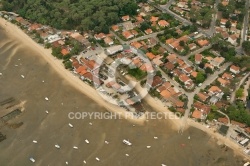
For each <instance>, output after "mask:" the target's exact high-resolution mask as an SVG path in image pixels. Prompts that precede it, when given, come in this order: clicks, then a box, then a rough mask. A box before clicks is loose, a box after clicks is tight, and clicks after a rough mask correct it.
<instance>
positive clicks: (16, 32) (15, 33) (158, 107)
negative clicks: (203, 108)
mask: <svg viewBox="0 0 250 166" xmlns="http://www.w3.org/2000/svg"><path fill="white" fill-rule="evenodd" d="M0 26H1V27H2V28H3V29H4V30H5V31H6V34H7V35H8V36H9V37H11V38H15V39H17V40H19V41H20V42H21V43H23V44H24V45H27V46H29V47H30V48H33V49H34V50H36V52H38V53H39V55H40V56H41V57H42V58H43V59H44V60H46V62H47V63H48V64H49V65H50V66H51V67H52V68H53V69H54V70H55V71H56V72H57V73H58V75H60V76H61V77H63V78H64V79H65V80H66V81H67V82H68V83H70V84H71V85H72V86H73V87H74V88H76V89H77V90H79V91H80V92H82V93H83V94H85V95H86V96H88V97H89V98H91V99H92V100H94V101H95V102H97V103H98V104H99V105H101V106H103V107H105V108H106V109H107V110H109V111H112V112H114V113H117V114H119V115H121V116H122V117H126V113H127V112H126V111H125V110H124V109H122V108H120V107H118V106H116V105H113V104H110V103H108V102H107V101H105V100H104V99H103V98H102V97H100V95H99V94H98V93H97V92H96V90H95V89H94V88H92V87H90V86H89V85H87V84H85V83H83V82H82V81H81V80H80V79H79V78H78V77H75V76H74V75H73V74H72V73H71V72H70V71H68V70H66V69H65V68H64V66H63V64H62V61H60V60H58V59H56V58H54V57H53V56H52V55H51V49H45V48H44V47H43V46H41V45H39V44H37V43H36V42H35V41H33V40H32V39H31V38H30V37H29V36H28V35H26V34H25V33H24V32H23V31H22V30H21V29H20V28H18V27H17V26H16V25H13V24H11V23H10V22H6V20H4V19H3V18H0ZM145 101H146V102H147V103H148V104H149V105H151V106H152V107H153V108H154V110H155V111H157V112H164V113H166V114H171V115H173V113H171V112H170V111H169V110H168V108H167V107H165V106H164V104H163V103H162V102H161V101H159V100H155V99H154V98H152V97H151V96H147V97H146V98H145ZM127 120H129V121H131V122H133V123H137V124H143V123H144V122H145V121H146V116H143V117H141V118H139V119H134V118H130V119H127ZM181 121H182V120H181V119H173V120H170V122H171V123H173V125H172V126H173V128H174V129H177V130H178V129H179V128H180V125H181ZM188 126H193V127H196V128H198V129H200V130H202V131H204V132H206V133H207V134H208V135H209V136H211V137H212V138H215V139H217V140H219V141H221V142H222V143H225V144H226V145H227V146H229V147H230V148H232V149H233V150H234V151H235V152H236V153H237V154H240V155H243V156H244V157H246V155H244V153H243V152H242V149H241V148H239V146H238V145H237V144H236V143H234V142H232V141H231V140H230V139H228V138H225V137H223V136H222V135H220V134H218V133H215V132H213V131H212V130H211V129H208V128H206V127H205V126H204V125H201V124H199V123H196V122H194V121H192V120H191V119H189V120H188V125H187V126H186V127H188ZM247 158H248V159H249V157H248V156H247Z"/></svg>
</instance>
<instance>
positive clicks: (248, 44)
mask: <svg viewBox="0 0 250 166" xmlns="http://www.w3.org/2000/svg"><path fill="white" fill-rule="evenodd" d="M242 48H243V49H244V51H245V52H246V53H247V54H250V41H244V42H243V43H242Z"/></svg>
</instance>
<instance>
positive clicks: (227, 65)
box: [180, 62, 232, 130]
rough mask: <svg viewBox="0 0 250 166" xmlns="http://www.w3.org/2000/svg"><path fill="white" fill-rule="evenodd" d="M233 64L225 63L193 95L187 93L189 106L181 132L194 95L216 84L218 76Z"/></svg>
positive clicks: (183, 118)
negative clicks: (213, 83)
mask: <svg viewBox="0 0 250 166" xmlns="http://www.w3.org/2000/svg"><path fill="white" fill-rule="evenodd" d="M231 64H232V63H231V62H228V63H225V64H224V65H223V66H221V67H220V70H219V71H215V72H214V73H213V74H212V75H210V76H208V78H207V79H206V80H205V81H204V82H203V84H202V86H201V87H197V88H196V89H195V90H194V91H193V92H191V93H188V92H186V94H187V96H188V105H187V110H186V111H185V114H184V116H183V117H182V125H181V129H180V130H183V129H184V128H185V126H186V124H187V119H188V117H189V114H190V110H191V108H192V104H193V103H194V95H195V94H197V93H198V92H199V91H200V90H201V89H204V88H205V87H206V86H207V85H210V84H211V83H212V82H214V81H215V79H216V78H217V77H218V75H219V74H221V73H223V72H224V71H225V69H227V68H228V67H229V66H230V65H231Z"/></svg>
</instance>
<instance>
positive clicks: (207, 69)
mask: <svg viewBox="0 0 250 166" xmlns="http://www.w3.org/2000/svg"><path fill="white" fill-rule="evenodd" d="M205 72H206V73H207V74H212V73H213V70H212V69H211V68H210V67H207V68H206V69H205Z"/></svg>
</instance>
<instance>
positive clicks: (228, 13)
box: [218, 0, 246, 29]
mask: <svg viewBox="0 0 250 166" xmlns="http://www.w3.org/2000/svg"><path fill="white" fill-rule="evenodd" d="M218 10H219V11H221V12H222V17H223V18H226V19H229V18H231V19H232V20H235V21H237V22H238V23H239V22H242V21H243V18H244V15H245V12H246V11H245V1H240V0H236V1H229V4H228V5H227V6H223V5H222V3H219V5H218ZM235 10H238V11H239V12H240V14H237V15H235V14H233V13H234V12H235ZM238 26H241V24H239V25H238ZM239 29H241V28H240V27H239Z"/></svg>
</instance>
